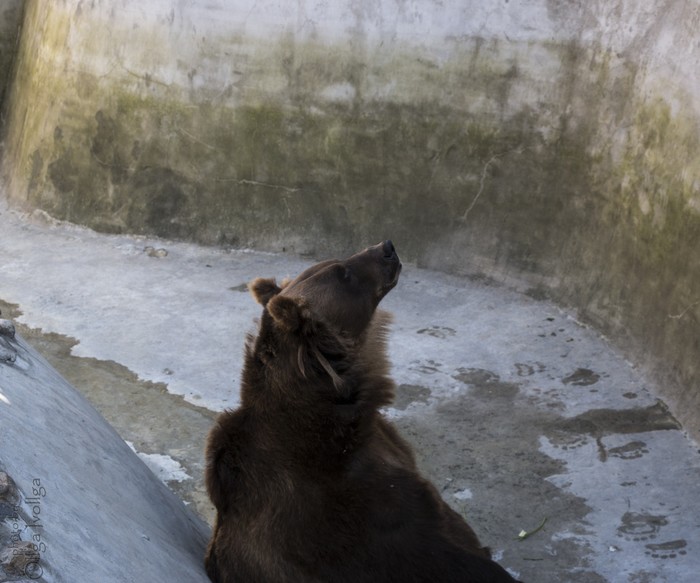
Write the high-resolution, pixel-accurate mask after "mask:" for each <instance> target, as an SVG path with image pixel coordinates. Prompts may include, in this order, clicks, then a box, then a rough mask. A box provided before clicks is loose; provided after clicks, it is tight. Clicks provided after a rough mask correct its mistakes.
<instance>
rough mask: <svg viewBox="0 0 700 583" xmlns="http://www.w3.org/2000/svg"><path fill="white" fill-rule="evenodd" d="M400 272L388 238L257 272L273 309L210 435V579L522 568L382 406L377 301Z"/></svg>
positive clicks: (457, 575)
mask: <svg viewBox="0 0 700 583" xmlns="http://www.w3.org/2000/svg"><path fill="white" fill-rule="evenodd" d="M399 271H400V263H399V262H398V256H396V254H395V252H394V251H393V246H391V243H390V242H385V243H384V244H380V245H378V246H376V247H372V248H369V249H368V250H366V251H364V252H362V253H359V254H357V255H354V256H353V257H351V258H349V259H348V260H346V261H344V262H324V263H321V264H318V265H316V266H314V267H312V268H311V269H309V270H307V271H305V272H304V273H303V274H302V275H300V276H299V277H298V278H297V279H295V280H293V281H291V282H288V283H287V282H285V284H283V285H282V286H277V284H276V283H275V282H274V280H270V279H258V280H255V281H254V282H253V283H252V284H251V291H252V293H253V295H254V296H255V298H256V299H257V300H258V302H259V303H260V304H262V305H263V306H264V310H263V314H262V318H261V321H260V328H259V331H258V334H257V336H255V337H249V339H248V343H247V346H246V351H245V363H244V370H243V375H242V386H241V406H240V408H238V409H237V410H236V411H226V412H224V413H222V414H221V415H219V417H218V418H217V420H216V423H215V425H214V427H213V428H212V430H211V432H210V434H209V439H208V443H207V448H206V460H207V469H206V484H207V489H208V492H209V495H210V497H211V500H212V502H213V503H214V505H215V506H216V509H217V518H216V524H215V526H214V532H213V535H212V538H211V541H210V543H209V548H208V550H207V555H206V559H205V563H206V567H207V573H208V574H209V577H210V578H211V580H212V581H214V582H216V583H233V582H235V583H268V582H270V583H273V582H274V583H302V582H304V583H306V582H314V583H345V582H347V583H363V582H367V583H369V582H372V583H381V582H387V583H388V582H396V583H412V582H416V583H417V582H425V583H428V582H429V583H435V582H443V583H450V582H455V583H456V582H460V583H469V582H472V583H481V582H484V583H485V582H494V583H496V582H499V583H500V582H512V581H513V579H512V578H511V577H510V576H509V575H508V574H507V573H506V572H505V571H504V570H503V569H502V568H501V567H499V566H498V565H497V564H496V563H494V562H493V561H491V560H490V553H489V551H488V549H486V548H485V547H483V546H482V545H481V543H480V542H479V540H478V538H477V537H476V535H475V534H474V532H473V531H472V529H471V528H470V527H469V526H468V525H467V523H466V522H464V520H463V519H462V518H461V517H460V516H459V515H458V514H457V513H455V512H454V511H453V510H451V509H450V508H449V507H448V506H447V504H445V503H444V502H443V501H442V499H441V498H440V496H439V494H438V492H437V491H436V490H435V488H434V487H433V486H432V485H431V484H430V483H429V482H428V481H426V480H425V479H424V478H422V477H421V476H420V475H419V473H418V471H417V470H416V465H415V461H414V457H413V453H412V452H411V449H410V447H409V446H408V444H407V443H406V442H405V441H404V440H403V439H402V438H401V437H400V436H399V434H398V433H397V431H396V430H395V429H394V427H393V426H392V425H390V424H389V423H388V422H387V421H386V420H385V419H384V418H383V417H382V415H381V414H380V413H379V408H380V407H382V406H385V405H387V404H389V403H390V402H391V401H392V399H393V394H394V384H393V382H392V380H391V379H390V378H389V376H388V373H389V365H388V361H387V358H386V348H385V345H386V337H387V325H388V324H389V322H390V316H389V314H387V313H386V312H383V311H377V310H376V306H377V304H378V303H379V301H380V300H381V299H382V297H383V296H384V295H385V294H386V293H387V292H388V291H389V290H390V289H391V288H392V287H393V286H394V285H395V283H396V280H397V279H398V274H399ZM345 288H347V289H345Z"/></svg>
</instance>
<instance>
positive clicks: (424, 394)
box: [393, 385, 432, 411]
mask: <svg viewBox="0 0 700 583" xmlns="http://www.w3.org/2000/svg"><path fill="white" fill-rule="evenodd" d="M431 394H432V392H431V390H430V389H429V388H427V387H421V386H420V385H399V387H398V389H397V390H396V397H395V398H394V403H393V407H394V409H399V410H401V411H405V410H406V408H407V407H408V406H409V405H410V404H411V403H427V402H428V398H429V397H430V395H431Z"/></svg>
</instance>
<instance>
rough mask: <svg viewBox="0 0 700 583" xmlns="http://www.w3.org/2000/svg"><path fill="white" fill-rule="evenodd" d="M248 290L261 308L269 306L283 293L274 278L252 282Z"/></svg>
mask: <svg viewBox="0 0 700 583" xmlns="http://www.w3.org/2000/svg"><path fill="white" fill-rule="evenodd" d="M248 289H249V290H250V293H251V294H253V297H254V298H255V301H257V302H258V303H259V304H260V305H261V306H267V303H268V302H269V301H270V300H271V299H272V298H274V297H275V296H276V295H277V294H278V293H280V292H281V291H282V288H281V287H279V286H278V285H277V283H275V280H274V279H273V278H264V277H258V278H257V279H255V280H253V281H251V282H250V283H249V284H248Z"/></svg>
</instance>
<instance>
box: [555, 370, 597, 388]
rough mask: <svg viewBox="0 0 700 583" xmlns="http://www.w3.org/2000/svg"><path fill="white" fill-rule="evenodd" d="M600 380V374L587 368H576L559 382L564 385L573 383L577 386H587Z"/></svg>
mask: <svg viewBox="0 0 700 583" xmlns="http://www.w3.org/2000/svg"><path fill="white" fill-rule="evenodd" d="M599 380H600V375H599V374H598V373H597V372H593V371H592V370H590V369H588V368H577V369H576V370H575V371H574V372H572V373H571V374H570V375H569V376H567V377H564V378H563V379H562V380H561V382H563V383H564V384H565V385H574V386H577V387H587V386H589V385H594V384H596V383H597V382H598V381H599Z"/></svg>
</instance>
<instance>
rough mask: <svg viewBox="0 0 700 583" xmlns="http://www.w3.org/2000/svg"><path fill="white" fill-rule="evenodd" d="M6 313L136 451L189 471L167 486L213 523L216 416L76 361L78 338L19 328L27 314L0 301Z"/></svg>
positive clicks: (127, 374)
mask: <svg viewBox="0 0 700 583" xmlns="http://www.w3.org/2000/svg"><path fill="white" fill-rule="evenodd" d="M0 312H1V313H2V317H3V318H7V319H10V320H13V321H14V323H15V327H16V329H17V332H18V333H19V334H20V335H22V336H23V337H24V338H25V339H26V340H27V341H28V342H29V343H30V344H31V345H32V346H33V347H34V348H35V349H36V350H38V351H39V352H40V353H41V355H42V356H43V357H44V358H45V359H46V360H47V361H48V362H49V364H51V366H53V367H54V368H55V369H56V370H57V371H58V372H59V373H60V374H61V376H63V378H65V379H66V380H67V381H68V382H69V383H71V384H72V385H73V386H74V387H75V388H76V389H78V390H79V391H80V392H81V393H82V394H83V395H85V397H87V399H88V400H89V401H90V402H91V403H92V405H93V406H94V407H95V408H96V409H97V410H98V411H99V412H100V413H101V414H102V416H103V417H104V418H105V419H106V420H107V421H108V422H109V423H110V424H111V425H112V427H114V428H115V429H116V430H117V432H118V433H119V435H120V436H121V437H122V439H124V440H125V441H127V442H129V443H131V444H132V445H133V447H134V448H135V449H136V451H138V452H139V453H142V454H161V455H165V456H168V457H170V458H172V459H173V460H174V461H175V462H177V463H179V464H180V466H182V468H184V471H185V473H186V474H187V475H188V476H190V478H188V479H182V480H181V481H177V480H171V481H168V482H166V483H167V485H168V486H169V487H170V489H171V490H173V491H174V492H175V493H176V494H177V495H178V496H180V498H182V499H183V500H184V501H185V502H186V503H187V504H188V505H190V506H191V507H192V508H193V509H194V510H195V511H196V512H197V513H198V514H199V515H200V516H201V517H202V518H203V519H204V520H206V521H207V522H209V523H210V524H211V523H212V521H213V518H214V508H213V506H212V505H211V503H210V501H209V498H208V497H207V494H206V490H205V487H204V453H203V452H204V442H205V440H206V436H207V432H208V431H209V428H210V427H211V425H212V423H213V420H214V417H215V415H216V413H214V412H213V411H210V410H208V409H205V408H204V407H197V406H196V405H192V404H191V403H188V402H187V401H185V399H184V398H183V397H180V396H178V395H173V394H171V393H169V392H168V391H167V386H166V385H165V384H163V383H153V382H150V381H143V380H141V379H139V378H138V377H137V375H136V374H135V373H133V372H132V371H130V370H129V369H128V368H126V367H124V366H122V365H120V364H118V363H116V362H113V361H106V360H98V359H96V358H84V357H77V356H73V355H72V354H71V349H72V348H73V346H75V345H76V344H77V343H78V341H77V340H76V339H74V338H70V337H68V336H62V335H60V334H55V333H45V332H43V331H42V330H41V329H37V328H29V327H27V326H25V325H23V324H20V323H18V322H17V318H18V317H19V316H21V314H22V313H21V311H20V310H19V306H17V305H15V304H9V303H7V302H4V301H3V300H0Z"/></svg>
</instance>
